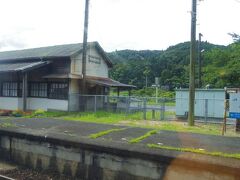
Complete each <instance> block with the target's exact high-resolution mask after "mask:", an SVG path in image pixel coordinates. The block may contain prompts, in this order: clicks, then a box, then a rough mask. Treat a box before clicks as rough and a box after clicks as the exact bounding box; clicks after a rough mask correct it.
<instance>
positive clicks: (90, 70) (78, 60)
mask: <svg viewBox="0 0 240 180" xmlns="http://www.w3.org/2000/svg"><path fill="white" fill-rule="evenodd" d="M89 55H90V56H94V57H97V58H99V59H100V64H98V63H94V62H89ZM71 73H73V74H79V75H80V74H82V54H78V55H76V56H75V57H72V58H71ZM86 74H87V75H88V76H96V77H106V78H107V77H108V65H107V63H106V62H105V60H104V59H103V57H102V56H101V55H100V54H99V53H98V52H97V50H96V48H94V47H91V48H89V49H88V51H87V64H86Z"/></svg>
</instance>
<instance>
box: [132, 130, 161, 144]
mask: <svg viewBox="0 0 240 180" xmlns="http://www.w3.org/2000/svg"><path fill="white" fill-rule="evenodd" d="M154 134H157V130H152V131H149V132H147V133H146V134H144V135H143V136H140V137H137V138H134V139H131V140H130V141H129V143H131V144H134V143H138V142H140V141H142V140H144V139H146V138H148V137H150V136H152V135H154Z"/></svg>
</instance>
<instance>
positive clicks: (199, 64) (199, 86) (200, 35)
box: [198, 33, 202, 88]
mask: <svg viewBox="0 0 240 180" xmlns="http://www.w3.org/2000/svg"><path fill="white" fill-rule="evenodd" d="M201 38H202V34H201V33H199V34H198V88H201V87H202V56H201V53H202V47H201V42H202V40H201Z"/></svg>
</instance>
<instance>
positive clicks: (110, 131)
mask: <svg viewBox="0 0 240 180" xmlns="http://www.w3.org/2000/svg"><path fill="white" fill-rule="evenodd" d="M125 129H126V128H121V129H120V128H119V129H109V130H106V131H101V132H98V133H95V134H90V135H89V137H90V138H91V139H96V138H99V137H102V136H105V135H107V134H110V133H112V132H117V131H123V130H125Z"/></svg>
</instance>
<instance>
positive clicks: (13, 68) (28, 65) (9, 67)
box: [0, 61, 48, 73]
mask: <svg viewBox="0 0 240 180" xmlns="http://www.w3.org/2000/svg"><path fill="white" fill-rule="evenodd" d="M46 64H48V62H47V61H38V62H17V63H16V62H15V63H0V73H4V72H18V71H27V70H29V69H34V68H37V67H41V66H44V65H46Z"/></svg>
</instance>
